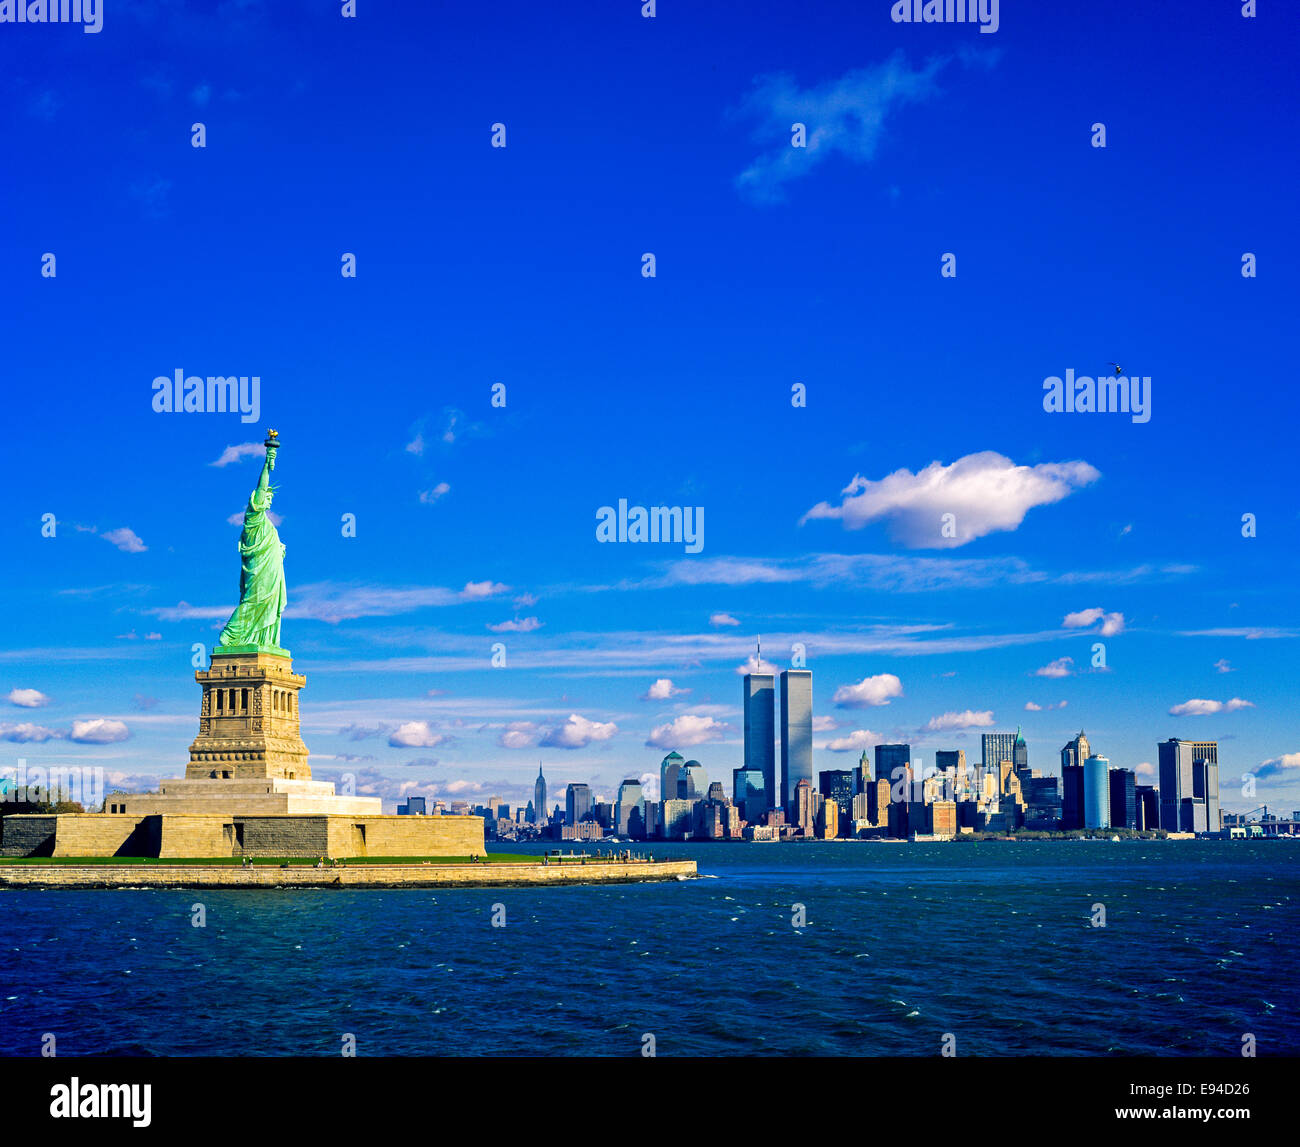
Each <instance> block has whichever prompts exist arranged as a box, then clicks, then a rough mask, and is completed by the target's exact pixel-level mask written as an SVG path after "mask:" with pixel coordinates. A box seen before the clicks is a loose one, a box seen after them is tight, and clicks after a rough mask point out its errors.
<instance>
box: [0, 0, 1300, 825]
mask: <svg viewBox="0 0 1300 1147" xmlns="http://www.w3.org/2000/svg"><path fill="white" fill-rule="evenodd" d="M185 7H186V8H187V9H189V10H188V11H185V12H182V11H181V6H180V5H178V4H162V3H144V4H132V5H131V6H130V7H129V8H128V7H127V5H125V4H121V5H115V4H113V3H112V2H111V0H105V11H104V26H103V30H102V31H101V32H99V33H98V34H85V33H83V32H82V31H81V30H80V29H78V28H75V27H69V26H62V25H12V24H0V62H2V63H3V67H0V77H3V78H0V86H2V87H3V91H4V96H5V100H4V104H5V108H6V118H5V129H4V135H5V143H6V147H5V154H6V160H7V163H6V168H7V175H8V178H6V179H5V180H4V181H3V183H2V184H0V209H2V210H3V214H4V218H5V222H6V226H5V227H4V228H3V229H0V291H3V296H2V298H3V306H0V339H2V340H3V341H2V345H3V346H4V348H5V355H4V360H3V361H4V388H5V389H4V393H5V404H6V408H7V411H8V413H9V414H10V416H11V417H10V418H9V419H8V420H7V422H8V428H7V433H6V435H5V451H4V455H3V458H4V462H3V474H4V479H5V488H6V491H7V495H8V496H7V499H6V503H7V508H6V513H4V514H3V515H0V536H2V537H3V541H4V546H5V553H6V554H7V555H8V558H9V560H8V561H6V562H5V563H4V565H3V568H2V569H0V585H2V586H3V601H4V603H5V625H4V631H3V637H2V638H0V710H2V712H0V737H3V738H4V739H3V741H0V753H3V757H4V759H3V761H2V762H0V763H3V764H14V763H16V762H17V760H18V759H19V758H23V759H26V760H27V761H28V762H29V763H43V764H53V763H59V764H70V763H81V764H98V765H102V766H103V767H104V768H105V769H106V770H108V772H109V775H110V777H111V778H112V779H114V780H117V781H119V782H121V783H125V784H130V785H136V786H140V785H146V784H151V783H152V781H153V780H154V779H156V778H157V777H160V776H167V775H175V774H177V773H178V772H180V771H181V770H182V767H183V765H184V762H185V760H186V749H187V747H188V744H189V742H190V740H191V739H192V738H193V736H194V734H195V732H196V731H197V724H196V717H197V705H198V688H197V686H196V685H195V684H194V682H193V678H192V673H193V668H192V666H191V648H192V646H193V644H194V643H196V642H197V643H206V644H209V645H210V644H211V643H212V642H213V641H214V640H215V638H216V634H217V632H218V630H219V628H220V626H221V624H222V623H223V622H224V620H225V618H226V616H227V615H228V614H229V611H230V609H232V608H233V606H234V603H235V599H236V597H237V592H238V558H237V555H236V553H235V542H236V538H237V534H238V527H237V525H233V524H230V522H229V521H228V519H229V518H230V516H231V515H232V514H235V513H237V512H238V511H239V510H240V509H241V508H242V505H243V501H244V499H245V498H246V497H247V493H248V490H249V489H250V488H251V485H252V484H253V482H254V481H255V479H256V470H257V466H258V461H259V460H258V459H257V457H256V456H255V455H253V454H245V455H244V456H243V457H241V458H239V459H238V460H236V461H233V462H229V463H228V464H225V465H216V464H215V463H217V462H218V461H219V460H220V459H221V458H222V456H223V454H224V453H225V452H226V450H227V448H228V447H232V446H234V447H237V446H240V445H243V444H249V443H254V444H255V443H259V442H260V441H261V440H262V438H263V437H264V435H265V431H266V429H267V428H268V427H276V428H278V429H279V431H280V433H281V436H282V439H283V440H284V442H285V446H284V448H283V450H282V452H281V454H280V460H279V465H278V467H277V470H276V480H277V482H278V483H279V485H280V491H279V493H278V496H277V500H276V509H277V511H279V512H280V513H281V514H282V515H283V522H282V525H281V527H280V532H281V537H282V540H283V541H284V542H285V544H286V545H287V547H288V555H287V561H286V569H287V576H288V581H289V599H290V606H289V612H288V614H287V616H286V619H285V624H284V642H285V644H286V645H287V646H288V647H289V648H290V649H291V650H292V651H293V653H294V656H295V666H296V668H297V669H298V670H299V671H301V672H304V673H305V674H306V675H307V679H308V686H307V691H306V692H305V694H304V696H303V709H302V711H303V721H304V737H305V739H306V741H307V743H308V746H309V748H310V749H311V751H312V761H313V768H314V771H315V774H316V775H317V776H319V777H324V778H328V779H334V778H337V777H338V776H340V775H342V774H344V773H346V772H351V773H354V774H355V775H356V776H357V777H358V780H359V783H360V787H361V789H362V791H369V792H376V793H380V794H382V795H384V796H385V797H387V798H389V799H390V800H391V799H394V798H396V797H397V796H399V795H400V794H401V793H403V792H426V793H432V794H434V795H441V796H444V797H448V798H452V799H470V800H474V799H480V798H482V797H486V796H487V795H489V794H499V795H501V796H503V797H504V798H506V799H507V800H512V801H518V800H520V799H524V798H525V797H526V795H529V794H531V784H532V778H533V777H534V776H535V775H536V771H537V763H538V761H539V759H540V760H543V761H545V764H546V774H547V776H548V778H549V780H550V782H551V786H552V794H562V790H563V786H564V784H565V783H567V782H569V781H575V780H582V781H589V782H591V783H593V784H594V785H595V787H596V790H597V792H599V793H602V794H604V795H606V796H610V797H612V795H613V793H614V791H615V789H616V786H617V784H618V781H619V780H620V779H621V778H622V777H623V776H624V775H639V774H643V773H647V772H652V771H655V770H656V766H657V762H658V761H659V759H660V758H661V757H662V756H663V755H664V753H665V752H666V751H667V749H668V748H671V747H676V748H678V749H680V751H681V752H683V753H684V754H686V755H687V756H689V757H697V758H698V759H700V760H701V761H702V762H703V763H704V764H705V766H706V768H707V769H708V773H709V777H710V779H721V780H724V781H725V783H726V784H727V787H728V790H729V789H730V779H731V770H732V769H733V768H734V767H736V766H737V765H738V764H739V763H740V760H741V735H740V696H741V680H740V675H739V673H740V671H742V670H743V667H744V665H745V662H746V659H747V657H748V656H749V654H750V653H751V652H752V650H753V643H754V639H755V637H756V635H758V634H760V633H761V634H762V635H763V652H764V657H765V660H767V661H769V662H771V663H772V664H773V665H774V666H775V667H777V668H781V667H784V666H786V665H787V664H789V658H790V651H791V647H792V645H793V644H794V643H795V642H800V643H802V644H804V645H805V646H806V649H807V658H808V666H809V668H811V669H812V670H813V682H814V702H815V713H816V715H817V718H818V732H817V739H816V743H817V745H818V746H819V747H818V748H817V750H816V754H815V756H816V760H815V766H816V768H818V769H827V768H835V767H849V765H850V764H851V763H852V762H853V761H854V760H856V757H857V752H858V749H857V747H858V746H861V745H870V744H872V743H874V742H875V741H877V740H888V741H894V740H907V741H910V742H911V743H912V744H913V745H914V746H915V750H916V752H917V753H918V754H920V755H921V756H922V757H923V758H924V759H925V760H927V761H930V762H932V761H933V752H934V750H936V749H939V748H965V749H966V751H967V754H968V756H969V757H971V758H972V759H978V755H979V734H980V733H981V732H984V731H988V730H1011V729H1014V728H1015V727H1016V726H1017V725H1023V727H1024V731H1025V735H1026V738H1027V740H1028V743H1029V748H1030V760H1031V764H1033V765H1035V766H1042V767H1048V768H1055V767H1056V765H1057V763H1058V760H1059V752H1058V751H1059V749H1060V747H1061V745H1062V744H1064V742H1065V741H1066V740H1067V739H1068V738H1069V737H1070V736H1072V735H1073V734H1074V733H1075V732H1077V731H1078V730H1079V729H1080V728H1081V727H1082V728H1083V729H1085V730H1086V731H1087V733H1088V735H1089V738H1090V740H1091V741H1092V743H1093V745H1094V746H1095V747H1096V748H1097V749H1098V750H1099V751H1101V752H1103V753H1105V754H1106V755H1108V756H1109V757H1110V759H1111V761H1112V763H1113V764H1117V765H1124V766H1127V767H1138V766H1140V765H1142V764H1143V763H1149V762H1153V761H1154V760H1155V755H1156V749H1155V746H1156V743H1157V742H1158V741H1159V740H1161V739H1164V738H1166V737H1169V736H1182V737H1188V738H1198V739H1199V738H1217V739H1218V740H1219V742H1220V761H1221V772H1222V778H1223V781H1222V783H1223V793H1224V806H1225V808H1229V809H1231V808H1247V807H1253V806H1254V805H1257V804H1261V803H1264V802H1265V801H1267V802H1268V803H1270V805H1275V807H1278V808H1280V809H1282V810H1284V811H1288V812H1289V811H1290V810H1291V809H1292V808H1300V733H1298V732H1297V729H1296V723H1295V719H1294V714H1295V712H1296V700H1297V699H1296V685H1295V682H1296V674H1295V673H1294V671H1293V670H1294V663H1295V656H1296V646H1297V638H1300V617H1297V611H1296V607H1295V595H1294V591H1293V586H1294V581H1295V576H1296V572H1297V562H1296V557H1297V553H1298V552H1300V549H1298V546H1297V533H1298V530H1300V515H1298V512H1297V508H1296V505H1295V502H1294V497H1293V490H1294V482H1293V472H1294V441H1295V429H1296V415H1297V413H1298V410H1297V407H1298V406H1300V400H1297V397H1296V391H1295V387H1294V386H1293V385H1292V382H1291V380H1290V370H1291V368H1292V367H1293V361H1292V358H1291V354H1292V352H1293V346H1294V339H1293V338H1288V331H1291V330H1293V329H1294V322H1295V312H1296V292H1295V290H1294V287H1293V278H1292V268H1293V267H1294V266H1295V265H1296V263H1297V259H1298V258H1300V252H1298V251H1297V228H1296V225H1295V213H1294V188H1295V186H1296V185H1297V176H1298V174H1300V173H1298V172H1297V160H1296V149H1295V147H1294V142H1293V136H1292V130H1291V127H1290V125H1291V124H1292V123H1293V122H1294V120H1295V115H1296V110H1297V109H1296V102H1297V101H1296V93H1295V83H1294V78H1293V76H1292V70H1293V60H1294V54H1295V48H1296V44H1297V39H1298V37H1297V29H1296V20H1295V14H1294V13H1290V12H1284V10H1283V6H1281V5H1277V4H1269V3H1264V4H1262V5H1261V7H1262V8H1263V9H1264V11H1263V12H1261V14H1260V15H1259V17H1258V18H1255V19H1244V18H1242V17H1241V15H1240V14H1239V11H1238V7H1239V6H1238V5H1235V4H1232V3H1225V4H1220V5H1210V4H1206V5H1203V6H1200V11H1199V12H1197V13H1189V12H1188V11H1187V10H1186V8H1184V7H1183V6H1177V7H1175V6H1167V8H1166V9H1165V10H1153V9H1152V8H1151V7H1150V6H1144V7H1143V9H1142V10H1141V11H1136V10H1133V7H1132V6H1131V5H1130V4H1128V3H1126V2H1119V0H1116V2H1114V3H1107V2H1101V3H1094V4H1089V5H1086V6H1078V5H1060V6H1057V5H1051V6H1048V5H1041V4H1034V5H1029V4H1014V3H1010V2H1005V3H1003V4H1002V5H1001V14H1000V27H999V30H998V31H997V33H995V34H991V35H990V34H982V33H980V32H978V30H977V29H976V28H975V27H971V26H969V25H968V26H947V25H936V24H931V25H896V24H894V23H892V22H891V21H890V19H889V8H890V5H889V4H888V3H885V2H883V0H881V2H877V0H871V2H868V3H863V2H856V3H851V4H835V3H823V4H818V5H816V6H815V11H812V12H808V11H803V10H799V11H794V10H792V9H791V8H790V6H787V5H772V4H752V3H746V4H740V3H717V4H711V5H708V6H703V7H707V11H698V10H695V9H697V8H698V7H702V6H693V5H679V4H671V3H669V4H660V5H659V12H658V15H657V16H656V17H655V18H653V19H646V18H643V17H642V16H641V15H640V5H639V4H638V3H633V2H631V0H620V2H619V3H610V4H606V5H601V6H599V10H598V11H597V10H594V9H592V7H591V6H589V5H583V4H569V5H566V4H560V5H540V6H538V5H529V4H517V3H516V4H484V5H476V6H472V10H456V9H457V7H460V8H465V9H469V8H470V6H438V7H437V8H436V9H430V10H427V11H426V10H424V9H423V7H421V8H420V9H419V10H416V8H415V6H407V5H397V4H384V3H380V2H379V0H361V3H360V12H359V15H358V17H357V18H356V19H343V18H342V17H340V16H339V14H338V5H332V4H328V3H326V4H310V5H309V4H307V3H279V4H276V5H270V4H263V3H256V2H252V0H241V2H236V3H226V4H211V5H198V4H196V5H187V6H185ZM1049 9H1050V10H1049ZM796 120H797V121H799V122H803V123H805V124H806V128H807V134H808V138H809V140H810V146H809V147H807V148H804V149H795V148H793V147H791V124H792V123H793V122H795V121H796ZM196 122H202V123H203V124H204V125H205V128H206V133H207V146H206V147H205V148H202V149H197V148H194V147H192V146H191V125H192V124H193V123H196ZM1099 122H1100V123H1104V124H1105V125H1106V136H1107V138H1106V147H1105V148H1104V149H1100V148H1095V147H1093V146H1092V145H1091V139H1092V125H1093V124H1094V123H1099ZM495 123H503V124H504V125H505V128H506V147H504V148H494V147H492V146H491V136H492V125H493V124H495ZM47 252H50V253H53V254H54V255H55V256H56V260H57V263H56V269H57V274H56V276H55V277H54V278H46V277H42V275H41V263H42V257H43V255H44V254H45V253H47ZM345 252H350V253H353V254H355V256H356V260H357V275H356V277H355V278H344V277H343V276H342V275H341V274H340V261H341V258H342V256H343V254H344V253H345ZM647 252H650V253H653V254H654V256H655V260H656V275H655V277H653V278H646V277H644V276H643V274H642V256H643V254H645V253H647ZM946 252H951V253H952V254H954V255H955V256H956V268H957V274H956V277H955V278H945V277H942V276H941V274H940V266H941V258H942V256H943V255H944V253H946ZM1246 252H1251V253H1253V254H1254V255H1255V256H1256V258H1257V261H1258V275H1257V277H1255V278H1245V277H1243V276H1242V274H1241V261H1242V256H1243V254H1244V253H1246ZM1112 360H1113V361H1117V362H1119V363H1120V364H1122V366H1123V368H1124V370H1125V371H1126V377H1127V375H1129V374H1131V375H1135V376H1141V377H1146V378H1150V379H1151V393H1152V402H1151V417H1150V421H1148V422H1146V423H1135V422H1134V421H1133V420H1132V419H1131V418H1130V417H1129V416H1127V415H1124V414H1120V413H1115V414H1087V413H1078V414H1068V413H1047V412H1045V411H1044V409H1043V382H1044V379H1046V378H1048V377H1050V376H1059V375H1063V374H1064V373H1065V372H1066V371H1067V370H1072V371H1074V372H1075V374H1077V375H1091V376H1095V375H1098V374H1103V373H1105V372H1106V371H1107V370H1108V369H1109V364H1110V363H1111V361H1112ZM178 369H180V370H183V371H184V372H185V373H186V374H197V375H202V376H206V375H230V374H235V375H248V376H253V375H256V376H258V377H260V379H261V395H260V397H261V403H260V411H259V414H260V419H259V420H258V421H256V422H255V423H249V424H245V423H243V422H241V420H240V417H239V416H238V415H233V414H223V413H188V414H163V413H156V412H155V411H154V410H153V409H152V405H151V402H152V399H153V390H152V382H153V380H154V379H155V378H156V377H158V376H160V375H168V376H169V375H171V374H173V373H174V372H175V371H176V370H178ZM496 383H501V384H504V385H505V387H506V405H505V407H504V408H500V407H493V406H492V404H491V397H492V391H491V388H492V386H493V384H496ZM796 383H802V384H804V385H805V386H806V388H807V405H806V406H805V407H796V406H794V405H792V401H791V397H792V391H791V388H792V386H794V385H795V384H796ZM855 479H856V482H855ZM846 489H847V490H849V491H850V493H847V494H846V493H845V492H844V491H846ZM422 495H423V497H422ZM620 498H626V499H627V500H628V502H629V503H630V504H633V505H637V504H640V505H646V506H650V505H664V506H681V507H697V506H698V507H703V509H704V546H703V550H702V551H701V552H700V553H697V554H687V553H685V552H684V547H683V546H682V545H668V544H631V543H626V544H600V543H598V542H597V541H596V535H595V525H596V512H597V510H598V509H599V507H601V506H605V505H616V504H617V502H618V500H619V499H620ZM819 505H824V506H826V507H829V509H830V511H831V513H832V514H833V515H835V514H838V515H839V516H825V511H823V512H822V513H821V514H819V515H815V516H812V517H806V515H808V512H809V511H810V510H812V509H813V508H814V507H816V506H819ZM949 512H951V513H954V514H955V515H956V520H957V529H958V535H957V536H956V537H953V538H944V537H942V535H941V534H940V530H939V522H940V521H941V519H942V515H943V514H944V513H949ZM1247 513H1249V514H1253V515H1255V521H1256V536H1255V537H1253V538H1244V537H1243V536H1242V515H1243V514H1247ZM46 514H53V515H54V516H55V519H56V520H57V523H58V525H57V531H56V536H55V537H53V538H50V537H43V536H42V534H41V523H42V516H43V515H46ZM344 514H354V515H356V521H357V535H356V537H353V538H348V537H343V536H342V531H341V528H340V521H341V518H342V516H343V515H344ZM534 619H535V620H534ZM733 622H734V624H733ZM503 626H504V627H506V628H504V629H502V628H500V627H503ZM493 627H498V628H496V629H494V628H493ZM1103 630H1105V632H1104V633H1103V632H1102V631H1103ZM494 642H502V643H504V645H505V647H506V666H505V667H504V668H493V667H492V665H491V661H490V658H491V647H492V644H493V643H494ZM1097 642H1102V643H1104V645H1105V647H1106V649H1105V653H1106V667H1105V669H1104V670H1101V669H1095V668H1094V667H1093V666H1092V658H1093V653H1092V649H1093V645H1094V644H1095V643H1097ZM1065 659H1068V660H1065ZM664 679H666V680H668V681H670V682H671V686H665V685H660V686H658V687H657V688H652V686H653V685H654V683H655V682H657V681H660V680H664ZM894 679H896V682H895V680H894ZM6 697H7V698H8V699H7V700H3V698H6ZM837 697H838V700H837V699H836V698H837ZM1234 702H1235V703H1234ZM1031 705H1032V706H1037V708H1036V709H1035V708H1027V706H1031ZM1245 772H1259V774H1260V779H1259V783H1258V797H1257V798H1252V799H1249V800H1247V799H1246V798H1244V797H1242V796H1241V795H1240V793H1239V791H1238V788H1239V781H1237V780H1235V779H1233V778H1238V777H1240V775H1241V774H1242V773H1245Z"/></svg>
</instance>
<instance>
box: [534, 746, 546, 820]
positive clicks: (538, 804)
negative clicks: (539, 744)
mask: <svg viewBox="0 0 1300 1147" xmlns="http://www.w3.org/2000/svg"><path fill="white" fill-rule="evenodd" d="M533 823H534V824H545V823H546V778H545V777H544V776H542V762H541V761H538V762H537V781H536V783H535V784H534V785H533Z"/></svg>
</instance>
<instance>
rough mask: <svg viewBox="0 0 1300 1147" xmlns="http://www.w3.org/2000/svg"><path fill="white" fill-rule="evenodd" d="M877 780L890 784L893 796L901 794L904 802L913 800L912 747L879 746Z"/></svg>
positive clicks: (877, 751)
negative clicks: (900, 786)
mask: <svg viewBox="0 0 1300 1147" xmlns="http://www.w3.org/2000/svg"><path fill="white" fill-rule="evenodd" d="M899 770H902V771H901V772H900V771H899ZM876 780H877V781H888V782H889V784H890V789H891V796H893V795H898V794H901V795H902V799H903V800H904V801H908V800H911V799H912V796H911V784H910V782H911V780H912V746H911V745H877V746H876ZM900 784H902V785H903V787H902V788H899V787H898V786H899V785H900Z"/></svg>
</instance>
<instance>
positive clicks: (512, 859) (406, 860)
mask: <svg viewBox="0 0 1300 1147" xmlns="http://www.w3.org/2000/svg"><path fill="white" fill-rule="evenodd" d="M252 859H253V864H255V865H257V866H258V867H259V868H260V867H264V866H266V865H274V866H276V867H279V866H281V865H285V864H290V865H293V866H294V867H307V868H311V867H314V866H315V864H316V857H314V856H313V857H308V856H283V857H273V856H268V857H261V856H257V857H253V858H252ZM426 861H427V862H428V863H429V864H469V863H470V859H469V857H468V856H367V857H361V858H353V859H350V860H341V861H339V863H340V864H341V865H347V866H348V867H356V866H358V865H363V864H424V863H425V862H426ZM541 862H542V858H541V857H540V856H522V855H519V854H516V853H508V852H493V853H488V855H487V859H486V861H484V860H482V859H480V860H479V863H480V864H484V863H488V864H541ZM555 862H556V861H555V857H551V863H552V864H554V863H555ZM240 863H242V861H241V859H240V858H239V857H235V856H193V857H167V858H166V859H160V858H158V857H156V856H8V857H6V856H0V865H3V864H154V865H158V864H164V865H165V864H207V865H213V864H224V865H232V866H236V867H237V866H238V865H239V864H240ZM566 863H569V864H574V863H577V861H576V859H574V860H568V861H566ZM325 866H326V867H327V868H328V867H330V863H329V861H328V860H327V861H326V862H325Z"/></svg>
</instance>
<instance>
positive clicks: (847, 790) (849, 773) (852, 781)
mask: <svg viewBox="0 0 1300 1147" xmlns="http://www.w3.org/2000/svg"><path fill="white" fill-rule="evenodd" d="M855 773H856V770H853V769H828V770H826V771H824V772H821V773H818V774H817V785H818V789H819V791H820V792H821V794H822V797H823V798H824V799H825V800H833V801H834V802H835V804H836V807H837V808H838V810H839V813H840V817H839V819H840V822H841V823H840V827H841V829H844V830H847V829H848V827H849V823H850V820H851V818H850V815H849V814H850V812H851V811H852V809H853V797H854V796H855V793H854V788H855V786H856V776H855Z"/></svg>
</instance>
